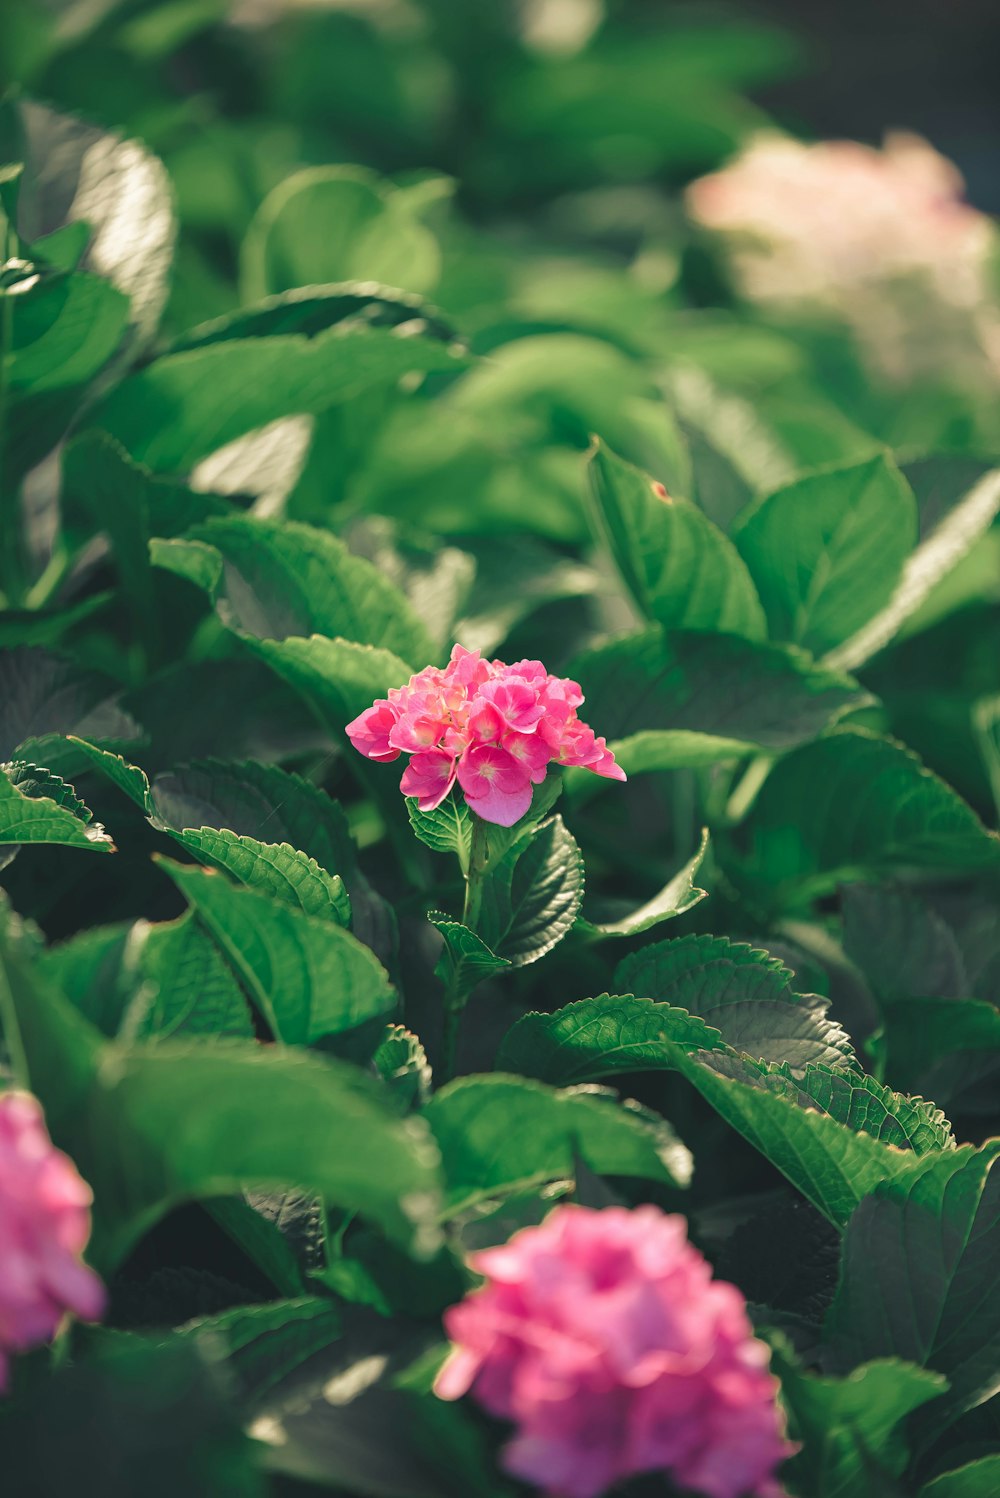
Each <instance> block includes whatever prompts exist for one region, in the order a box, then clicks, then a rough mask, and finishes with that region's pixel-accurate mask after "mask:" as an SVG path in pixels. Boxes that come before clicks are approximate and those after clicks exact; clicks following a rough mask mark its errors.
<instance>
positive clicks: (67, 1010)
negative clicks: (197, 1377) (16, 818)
mask: <svg viewBox="0 0 1000 1498" xmlns="http://www.w3.org/2000/svg"><path fill="white" fill-rule="evenodd" d="M202 877H213V878H216V879H218V880H219V882H220V883H221V882H222V881H221V876H219V875H214V876H202ZM253 898H259V897H256V896H254V897H253ZM323 929H324V930H326V931H336V929H337V928H336V927H334V926H329V925H325V926H324V927H323ZM0 958H2V965H3V969H4V971H5V973H6V978H7V985H8V986H9V995H8V998H9V1004H10V1007H11V1010H12V1012H13V1015H14V1016H15V1019H16V1024H17V1027H18V1030H19V1032H20V1041H21V1045H22V1047H23V1050H24V1054H25V1056H26V1058H27V1062H28V1072H29V1078H30V1083H31V1087H32V1090H33V1091H34V1092H35V1093H36V1094H37V1096H38V1097H39V1099H40V1100H41V1102H42V1105H43V1107H44V1108H45V1111H46V1117H47V1121H48V1123H49V1126H50V1128H51V1129H52V1131H53V1136H54V1137H55V1138H56V1139H57V1142H59V1143H60V1145H61V1146H62V1147H65V1148H67V1149H70V1150H71V1151H72V1153H73V1158H74V1159H75V1161H76V1164H77V1166H78V1167H79V1169H80V1171H81V1173H82V1175H83V1177H84V1179H85V1180H86V1181H88V1182H89V1184H90V1185H91V1186H92V1188H93V1190H94V1194H95V1214H94V1239H93V1241H92V1252H93V1255H94V1258H95V1262H96V1263H98V1264H99V1265H100V1266H101V1268H102V1270H103V1271H104V1272H105V1273H107V1272H108V1271H109V1270H110V1269H111V1268H113V1266H114V1265H115V1264H116V1263H118V1262H120V1260H121V1259H122V1258H123V1256H124V1255H125V1254H127V1253H128V1251H129V1249H130V1247H131V1246H132V1245H133V1244H134V1243H135V1241H136V1240H137V1238H138V1237H139V1236H140V1235H141V1234H142V1233H143V1232H145V1231H147V1230H148V1229H149V1228H150V1227H151V1226H152V1225H153V1223H154V1222H156V1221H157V1220H158V1219H159V1218H160V1217H161V1216H163V1214H164V1213H165V1212H167V1211H169V1210H170V1209H171V1208H172V1207H174V1206H176V1205H178V1204H179V1203H180V1202H183V1201H189V1200H192V1199H197V1198H206V1197H218V1196H227V1195H238V1194H239V1193H240V1192H242V1191H243V1189H244V1188H245V1187H247V1186H259V1187H261V1188H276V1187H289V1186H298V1187H301V1188H302V1189H303V1190H305V1191H309V1192H311V1193H313V1194H314V1195H317V1196H321V1197H322V1198H323V1199H324V1200H325V1201H326V1202H327V1203H328V1204H329V1205H331V1206H336V1207H340V1208H343V1209H344V1210H346V1211H349V1212H350V1211H356V1212H360V1213H361V1214H362V1215H363V1216H366V1217H370V1218H371V1219H372V1220H373V1221H375V1222H377V1223H379V1224H380V1225H381V1226H382V1227H383V1229H384V1230H385V1231H386V1233H388V1235H389V1236H390V1237H391V1238H392V1239H393V1241H394V1242H397V1243H400V1244H403V1245H410V1247H411V1251H416V1252H418V1253H430V1252H432V1251H433V1250H434V1249H435V1248H436V1247H437V1244H438V1241H439V1240H438V1236H437V1233H436V1232H435V1230H434V1227H433V1219H434V1214H435V1212H436V1209H437V1196H436V1193H437V1181H438V1166H437V1156H436V1152H435V1150H434V1148H433V1146H432V1144H431V1143H430V1140H429V1136H428V1134H427V1132H426V1130H425V1128H424V1127H423V1126H422V1124H421V1123H420V1121H419V1120H417V1119H406V1120H404V1119H401V1118H400V1117H399V1116H398V1114H397V1113H396V1111H395V1110H394V1109H392V1108H390V1107H389V1106H388V1105H387V1100H386V1097H385V1094H384V1091H383V1090H382V1089H381V1088H380V1086H379V1084H378V1083H376V1082H374V1081H372V1080H371V1079H370V1078H369V1077H367V1076H365V1074H364V1073H363V1072H362V1071H361V1070H360V1068H358V1067H356V1066H351V1065H348V1064H347V1063H344V1062H340V1061H338V1060H336V1058H334V1057H332V1056H324V1057H322V1058H319V1057H312V1056H308V1055H306V1054H303V1053H298V1054H296V1053H292V1052H288V1051H284V1050H280V1049H276V1048H274V1047H266V1046H260V1045H258V1044H257V1043H256V1042H251V1041H238V1040H231V1041H227V1042H226V1043H225V1044H220V1045H216V1046H205V1045H204V1044H203V1043H201V1042H199V1041H189V1042H182V1041H165V1042H163V1043H162V1044H158V1045H156V1046H153V1047H141V1048H139V1049H136V1050H125V1049H122V1048H121V1047H118V1046H106V1045H102V1044H101V1043H100V1039H99V1037H98V1035H97V1032H96V1031H95V1030H93V1029H91V1027H90V1026H89V1025H88V1024H87V1023H86V1022H85V1021H84V1020H83V1019H82V1017H80V1016H79V1015H77V1014H76V1013H75V1012H74V1011H73V1009H72V1008H71V1007H70V1005H69V1004H68V1002H67V1001H66V1000H64V999H62V998H61V997H60V996H59V995H58V994H57V993H55V992H54V991H53V990H52V989H51V988H50V987H49V986H48V985H47V984H46V983H44V982H43V980H42V978H41V975H40V974H39V973H37V972H34V971H32V969H31V967H30V966H29V965H28V962H27V959H26V956H25V954H24V952H23V951H19V950H17V949H16V946H15V944H14V943H13V942H12V941H11V939H10V938H9V937H8V939H7V940H6V942H5V945H4V948H3V951H2V953H0ZM2 1001H3V985H0V1002H2ZM4 1024H5V1030H7V1025H8V1020H7V1017H6V1015H5V1020H4ZM7 1033H8V1034H9V1030H7ZM303 1119H308V1120H309V1127H308V1128H306V1129H304V1128H303ZM262 1120H265V1121H266V1127H263V1126H262Z"/></svg>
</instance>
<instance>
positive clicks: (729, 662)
mask: <svg viewBox="0 0 1000 1498" xmlns="http://www.w3.org/2000/svg"><path fill="white" fill-rule="evenodd" d="M573 674H574V676H576V677H577V678H578V679H579V681H580V683H581V685H582V687H583V690H584V692H585V693H586V697H587V715H588V720H589V721H590V722H592V723H593V724H594V725H595V727H596V729H597V730H598V731H599V732H600V733H602V734H604V736H605V737H606V738H608V739H620V738H625V737H628V736H630V735H632V734H637V733H644V732H648V731H649V730H669V731H671V732H674V731H676V730H678V729H684V730H686V731H689V732H691V731H693V732H695V733H702V734H711V735H713V736H715V737H718V738H726V739H738V740H740V741H742V742H746V743H752V744H754V745H756V746H757V747H758V748H762V749H771V750H777V751H784V750H786V749H789V748H791V747H792V746H793V745H795V744H800V743H803V742H805V741H807V740H809V739H813V738H816V737H817V736H818V735H819V734H821V733H823V732H825V731H826V730H827V729H828V728H829V727H830V725H831V724H832V723H834V722H836V720H837V719H838V718H840V717H842V716H843V714H844V713H845V712H848V711H850V710H851V709H853V708H857V707H861V706H864V705H865V704H866V703H867V702H869V701H870V700H871V699H870V697H869V695H868V693H867V692H865V691H864V690H863V689H862V688H861V687H859V686H858V684H857V683H856V682H854V681H852V680H851V679H850V677H846V676H838V675H835V674H833V673H831V672H828V671H825V670H822V669H820V668H819V667H818V666H816V665H815V664H814V663H813V662H812V661H811V660H810V658H809V657H808V656H806V655H805V654H803V653H802V652H801V651H798V650H795V649H793V648H791V647H785V646H779V645H763V644H757V643H754V642H753V641H750V640H741V639H739V638H738V637H737V636H735V635H719V634H705V633H699V632H693V631H692V632H685V631H667V632H664V631H662V630H660V629H659V628H652V629H647V630H643V631H642V632H641V633H639V634H634V635H626V636H624V637H622V638H620V639H617V640H613V641H611V642H610V643H609V644H607V645H601V646H598V647H597V648H596V649H595V650H591V651H588V652H587V654H586V655H583V656H581V657H579V658H578V659H577V660H576V662H575V663H574V667H573Z"/></svg>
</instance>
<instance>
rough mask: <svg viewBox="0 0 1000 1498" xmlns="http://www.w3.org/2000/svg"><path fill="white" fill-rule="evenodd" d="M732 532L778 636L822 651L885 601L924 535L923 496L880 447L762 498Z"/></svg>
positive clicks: (741, 518) (858, 626)
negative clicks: (917, 495)
mask: <svg viewBox="0 0 1000 1498" xmlns="http://www.w3.org/2000/svg"><path fill="white" fill-rule="evenodd" d="M733 539H734V541H735V542H736V545H737V547H738V548H739V553H740V555H741V556H742V558H743V560H744V561H745V562H746V565H747V567H748V568H749V570H750V573H751V575H752V577H753V580H754V582H755V583H756V585H757V588H758V591H759V593H760V598H761V601H762V602H763V605H764V608H765V610H766V611H767V623H768V627H769V629H770V633H771V636H772V638H774V639H778V640H791V641H792V642H793V643H794V644H796V645H802V646H804V647H805V648H806V649H807V650H811V651H813V652H814V653H816V654H819V653H820V652H821V651H824V650H830V649H831V648H832V647H833V646H836V645H839V644H841V643H842V642H843V641H844V640H846V639H847V638H848V637H849V636H851V635H853V634H855V633H856V632H857V630H859V629H860V628H861V627H862V626H863V625H864V624H866V623H867V622H868V621H869V620H870V619H871V618H872V617H873V615H875V614H876V613H878V611H879V610H880V609H881V608H882V607H884V605H885V604H886V603H888V601H889V598H890V597H891V595H892V592H893V589H894V588H895V586H896V584H897V582H898V580H899V577H900V574H901V572H902V568H903V564H904V562H905V561H906V559H907V557H908V556H909V554H910V551H911V550H912V548H913V547H914V546H915V545H916V540H917V502H916V500H915V499H914V497H913V491H912V489H911V488H910V486H909V484H908V483H907V482H906V480H905V479H904V478H903V475H902V474H901V473H900V472H899V470H898V468H896V466H895V464H894V463H891V462H890V461H889V460H888V459H887V458H885V457H883V456H882V455H881V454H878V455H876V456H875V457H873V458H869V459H867V460H866V461H865V462H863V463H852V464H848V465H846V466H844V467H840V468H829V469H824V470H822V471H820V472H818V473H811V474H807V475H806V477H805V478H801V479H798V480H796V481H795V482H794V483H791V484H787V485H786V486H785V487H783V488H781V489H777V490H775V491H774V493H772V494H768V495H766V496H765V497H764V498H762V499H760V500H758V501H756V502H755V503H754V504H753V505H751V507H750V509H749V510H748V511H747V512H745V513H744V514H743V515H742V516H741V517H740V518H739V520H738V521H737V525H736V528H735V530H734V533H733Z"/></svg>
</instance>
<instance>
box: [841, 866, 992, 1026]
mask: <svg viewBox="0 0 1000 1498" xmlns="http://www.w3.org/2000/svg"><path fill="white" fill-rule="evenodd" d="M841 908H842V911H843V918H844V926H843V944H844V951H845V952H846V953H847V955H848V957H849V958H850V959H851V961H852V962H855V963H857V965H858V967H859V968H861V970H862V972H863V973H864V975H865V977H866V978H867V979H868V981H869V983H870V984H871V986H872V988H873V990H874V991H875V993H876V994H877V995H878V996H879V998H881V999H890V1000H891V999H902V998H911V997H912V998H917V997H920V996H923V995H926V994H933V995H934V996H935V997H937V998H942V999H961V998H965V997H967V995H968V993H969V979H968V975H967V974H966V971H965V962H964V960H963V958H962V951H961V948H960V946H959V944H958V940H957V938H956V936H955V933H954V932H953V931H952V929H951V927H950V926H949V925H948V923H947V922H946V921H945V920H944V919H943V917H942V916H940V915H938V913H937V912H936V911H935V910H934V909H933V908H932V907H931V905H930V904H929V903H928V902H927V901H926V900H923V899H921V897H920V895H919V894H918V893H917V891H915V890H913V889H908V888H906V886H904V885H900V884H896V885H894V884H878V885H875V884H861V883H856V884H849V885H847V886H846V887H845V888H844V890H843V891H842V892H841Z"/></svg>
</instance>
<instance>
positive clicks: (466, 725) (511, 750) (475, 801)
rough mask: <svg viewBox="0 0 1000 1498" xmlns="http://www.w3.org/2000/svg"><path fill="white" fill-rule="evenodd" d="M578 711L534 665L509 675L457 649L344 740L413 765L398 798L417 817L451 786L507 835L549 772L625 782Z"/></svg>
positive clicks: (571, 686) (572, 689)
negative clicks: (412, 800)
mask: <svg viewBox="0 0 1000 1498" xmlns="http://www.w3.org/2000/svg"><path fill="white" fill-rule="evenodd" d="M582 702H583V693H582V692H581V691H580V688H579V687H578V686H577V684H576V682H575V681H568V680H566V678H564V677H561V676H550V675H549V673H548V672H547V671H546V669H545V667H544V666H543V665H542V663H541V661H516V662H515V663H514V665H512V666H506V665H504V663H503V661H484V660H483V659H482V657H481V656H480V654H479V651H478V650H465V649H464V648H463V647H462V646H461V645H456V646H455V648H454V650H453V651H452V653H451V660H450V661H449V662H448V664H447V666H445V667H444V669H443V670H441V669H439V668H438V667H437V666H427V667H425V669H424V670H423V671H418V672H417V674H416V675H415V676H411V677H410V679H409V681H408V682H407V684H406V686H405V687H394V688H393V689H392V691H390V693H389V696H388V698H380V699H379V701H377V702H376V703H375V704H374V706H373V707H369V708H367V709H366V710H365V711H364V712H363V713H362V714H361V715H360V717H357V718H355V719H354V722H353V723H348V725H347V734H348V737H349V738H350V740H351V743H352V744H353V745H354V747H355V749H358V750H360V751H361V753H362V754H364V755H366V756H367V757H368V758H369V759H375V760H386V761H388V760H393V759H398V758H399V756H400V754H401V753H405V754H409V755H410V756H411V758H410V763H409V764H408V765H407V767H406V769H405V770H404V772H403V778H402V780H401V781H400V785H399V788H400V790H401V791H402V793H403V795H404V796H415V797H416V800H417V805H418V806H419V808H420V810H421V811H433V810H434V808H435V807H436V806H440V805H441V802H442V801H443V800H444V798H445V797H446V796H447V795H448V792H449V791H450V790H451V788H452V786H453V785H455V783H456V781H457V782H458V784H459V785H460V786H461V788H462V792H463V794H464V796H465V799H466V802H467V803H468V805H469V806H470V807H471V809H472V810H473V811H474V812H476V813H477V815H478V816H480V817H482V818H483V819H484V821H487V822H496V823H498V824H499V825H500V826H501V827H512V826H513V825H514V823H515V822H517V821H518V820H519V819H520V818H521V817H523V816H524V814H525V812H526V811H527V810H528V807H529V806H530V805H531V793H532V787H533V786H534V785H540V784H541V782H542V781H543V780H544V779H545V772H546V768H547V766H548V765H549V764H550V763H551V762H555V763H556V764H560V765H582V766H583V768H584V769H587V770H593V771H594V773H595V774H597V775H606V776H608V777H609V778H610V779H612V780H624V779H625V772H624V770H622V768H621V766H620V765H618V764H616V763H615V757H614V755H613V754H612V753H611V750H610V749H609V748H608V747H607V744H606V742H605V740H604V739H603V738H600V739H599V738H596V737H595V736H594V731H593V729H591V728H588V727H587V725H586V723H582V722H581V721H580V719H579V718H578V717H577V715H576V710H577V708H578V707H579V706H580V704H581V703H582Z"/></svg>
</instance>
